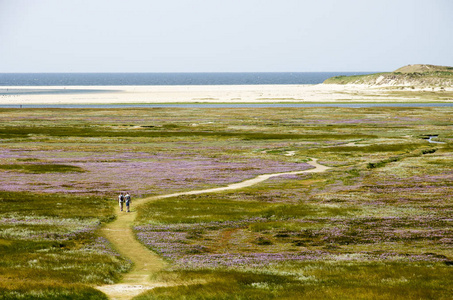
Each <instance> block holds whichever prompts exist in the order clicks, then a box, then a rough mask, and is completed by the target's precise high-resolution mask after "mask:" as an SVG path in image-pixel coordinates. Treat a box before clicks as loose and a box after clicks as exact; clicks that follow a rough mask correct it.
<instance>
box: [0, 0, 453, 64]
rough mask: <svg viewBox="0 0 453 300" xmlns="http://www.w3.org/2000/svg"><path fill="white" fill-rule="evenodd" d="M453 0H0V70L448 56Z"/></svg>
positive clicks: (448, 59)
mask: <svg viewBox="0 0 453 300" xmlns="http://www.w3.org/2000/svg"><path fill="white" fill-rule="evenodd" d="M452 16H453V0H316V1H315V0H309V1H308V0H272V1H267V0H159V1H154V0H0V72H313V71H392V70H394V69H396V68H398V67H400V66H403V65H407V64H416V63H426V64H438V65H450V66H453V50H452V49H453V17H452Z"/></svg>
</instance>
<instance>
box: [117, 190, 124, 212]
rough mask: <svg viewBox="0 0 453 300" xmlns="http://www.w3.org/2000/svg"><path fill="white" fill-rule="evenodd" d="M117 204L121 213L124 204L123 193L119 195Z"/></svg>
mask: <svg viewBox="0 0 453 300" xmlns="http://www.w3.org/2000/svg"><path fill="white" fill-rule="evenodd" d="M118 203H119V205H120V211H123V203H124V195H123V193H121V194H120V195H119V196H118Z"/></svg>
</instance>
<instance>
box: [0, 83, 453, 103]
mask: <svg viewBox="0 0 453 300" xmlns="http://www.w3.org/2000/svg"><path fill="white" fill-rule="evenodd" d="M452 91H453V88H450V89H447V90H445V89H444V90H442V91H441V90H439V89H437V90H436V89H435V88H425V89H421V88H420V89H415V90H414V89H413V88H412V89H409V88H406V87H394V86H388V87H383V86H367V85H352V84H349V85H337V84H315V85H308V84H304V85H186V86H178V85H167V86H0V105H45V104H48V105H65V104H156V103H312V102H320V103H335V102H358V103H360V102H427V101H431V102H433V101H435V102H451V101H453V99H451V97H448V96H447V97H443V98H442V97H439V96H438V94H440V93H451V92H452ZM428 92H430V93H433V94H434V95H437V96H436V97H434V96H433V98H432V99H427V98H426V97H423V96H422V95H423V94H426V93H428ZM425 96H426V95H425Z"/></svg>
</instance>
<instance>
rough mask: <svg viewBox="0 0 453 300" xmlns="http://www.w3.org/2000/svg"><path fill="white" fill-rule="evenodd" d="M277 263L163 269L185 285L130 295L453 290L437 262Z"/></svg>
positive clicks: (353, 295)
mask: <svg viewBox="0 0 453 300" xmlns="http://www.w3.org/2000/svg"><path fill="white" fill-rule="evenodd" d="M280 268H281V272H282V274H285V273H286V275H279V274H278V273H279V272H278V271H276V270H274V272H275V274H273V273H272V272H269V271H267V272H266V270H263V271H261V272H259V271H258V272H253V271H248V272H240V271H209V270H199V271H178V272H171V273H163V274H160V277H161V278H162V279H165V280H166V281H169V282H172V281H174V282H175V283H180V282H185V284H184V285H177V286H175V287H167V288H155V289H153V290H151V291H149V292H147V293H146V294H143V295H141V296H138V297H135V298H134V299H135V300H145V299H161V300H164V299H186V300H190V299H213V300H214V299H225V300H227V299H228V300H229V299H449V298H450V296H451V292H452V291H453V289H452V288H451V286H450V285H449V284H448V281H451V280H452V279H453V277H452V276H453V275H452V272H451V270H450V267H447V266H445V265H441V264H398V263H393V264H382V263H354V264H347V263H343V264H342V263H310V262H306V263H299V264H294V265H292V266H281V267H280ZM285 269H286V270H285ZM434 270H435V272H433V271H434Z"/></svg>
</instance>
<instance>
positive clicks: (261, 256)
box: [0, 108, 453, 299]
mask: <svg viewBox="0 0 453 300" xmlns="http://www.w3.org/2000/svg"><path fill="white" fill-rule="evenodd" d="M452 113H453V109H451V108H360V109H354V108H304V109H285V108H272V109H266V108H263V109H257V108H253V109H247V108H242V109H222V110H219V109H195V108H193V109H190V108H184V109H182V108H181V109H178V108H168V109H167V108H155V109H121V110H115V109H1V110H0V115H1V118H0V141H1V143H0V179H1V180H0V202H1V204H2V205H1V208H0V216H1V220H0V228H1V231H0V232H1V233H0V252H1V254H2V259H1V262H0V279H1V280H0V292H1V293H0V299H37V298H38V299H106V296H105V295H103V294H102V293H101V292H99V291H98V290H96V289H94V287H95V286H96V285H101V284H109V283H114V282H119V281H120V280H121V277H122V274H123V273H125V272H127V271H128V270H130V268H131V263H130V262H129V261H128V260H127V259H125V258H124V257H121V256H120V255H119V254H118V253H117V252H116V251H115V249H114V248H113V247H112V245H110V244H109V242H108V241H107V240H105V239H104V238H103V237H102V236H101V235H100V234H99V228H101V227H102V226H103V224H105V223H107V222H110V221H112V220H113V219H114V218H115V209H116V201H115V200H116V195H117V194H118V193H119V192H120V191H129V192H131V193H132V195H133V197H135V198H137V197H144V196H150V195H160V194H168V193H172V192H178V191H188V190H192V189H202V188H210V187H219V186H225V185H227V184H229V183H233V182H239V181H242V180H245V179H248V178H252V177H254V176H257V175H259V174H265V173H276V172H286V171H295V170H300V169H305V168H306V167H307V165H306V164H305V162H306V161H307V160H309V159H310V158H311V157H314V158H317V159H319V162H320V163H322V164H325V165H327V166H329V167H331V168H330V169H329V170H328V171H327V172H325V173H316V174H301V175H288V176H282V177H278V178H273V179H270V180H268V181H266V182H264V183H261V184H259V185H257V186H252V187H248V188H244V189H242V190H240V191H234V192H232V191H230V192H223V193H216V194H203V195H192V196H179V197H174V198H167V199H161V200H156V201H154V202H152V203H149V204H147V205H146V206H144V207H142V208H141V209H140V211H139V214H138V219H137V223H136V224H135V226H134V232H135V233H136V235H137V238H138V239H139V240H140V241H141V242H142V243H143V244H144V245H146V246H147V247H149V249H150V250H152V251H155V252H156V253H158V254H159V255H160V256H162V257H163V258H165V259H166V260H167V261H168V262H169V266H170V267H169V268H168V269H166V270H164V271H162V272H160V273H159V274H152V276H153V278H154V279H155V280H158V281H160V282H162V281H164V282H168V283H169V284H172V285H173V286H169V287H160V288H155V289H153V290H151V291H149V292H147V293H145V294H143V295H141V296H138V297H137V299H309V298H315V299H449V298H450V296H451V294H452V292H453V288H452V287H451V284H450V283H451V282H452V281H453V272H452V269H451V268H452V267H453V266H452V265H453V252H452V251H453V250H452V249H453V232H452V229H451V228H452V221H453V220H452V195H453V186H452V182H453V180H452V179H453V173H452V169H451V166H452V165H453V156H452V148H453V133H452V130H451V124H452V119H451V115H452ZM432 135H436V136H438V137H437V138H435V141H438V142H442V144H440V143H435V144H434V143H429V142H428V139H427V138H428V137H429V136H432Z"/></svg>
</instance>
